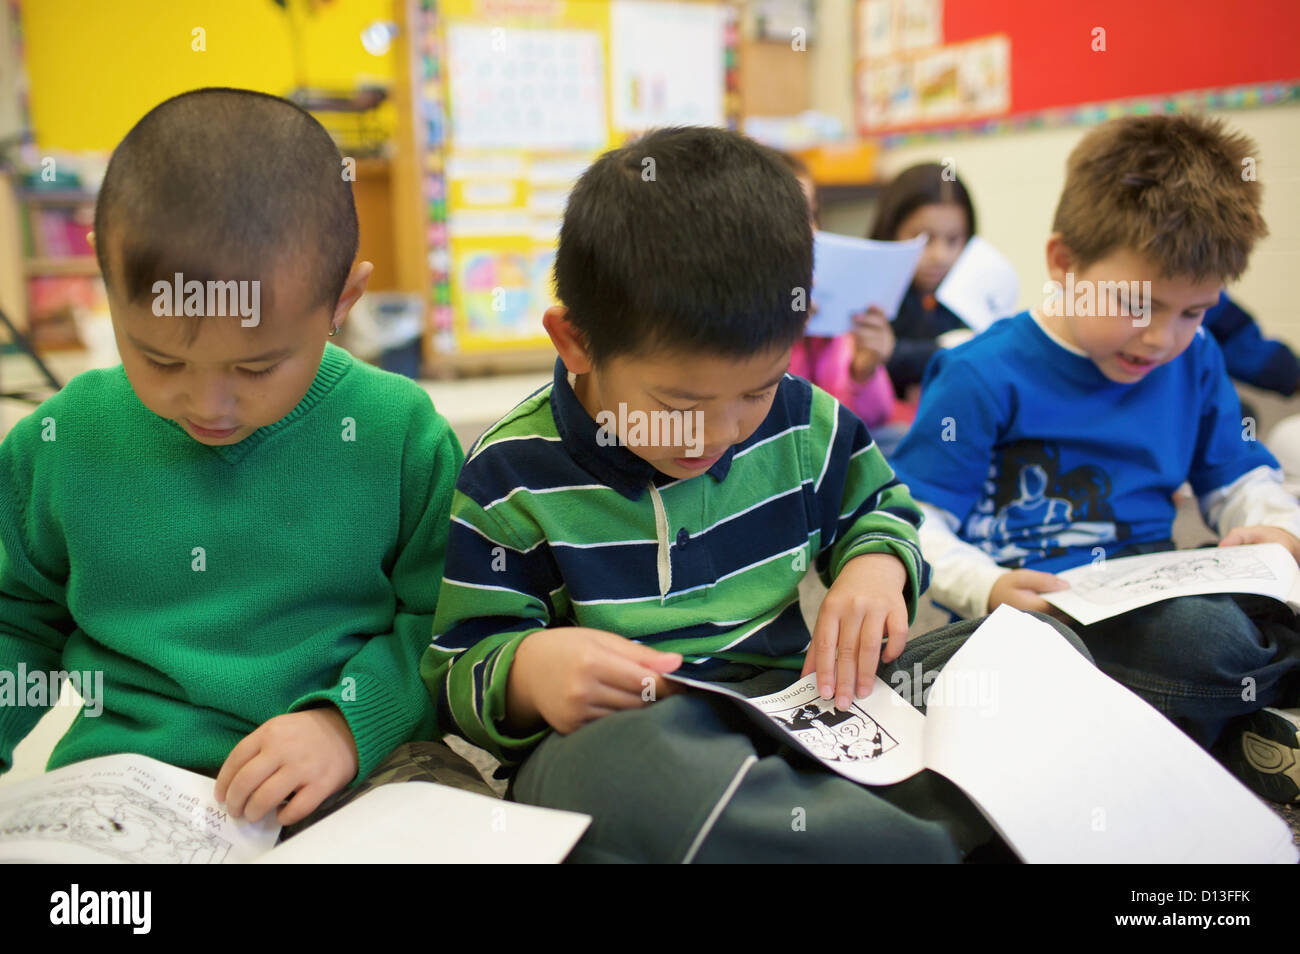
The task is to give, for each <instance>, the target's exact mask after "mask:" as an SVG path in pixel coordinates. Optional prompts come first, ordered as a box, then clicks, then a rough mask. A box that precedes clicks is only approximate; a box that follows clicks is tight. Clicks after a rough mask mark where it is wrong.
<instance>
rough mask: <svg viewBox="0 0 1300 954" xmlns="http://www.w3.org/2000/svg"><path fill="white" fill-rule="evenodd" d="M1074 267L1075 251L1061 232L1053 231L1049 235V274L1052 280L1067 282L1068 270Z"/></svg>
mask: <svg viewBox="0 0 1300 954" xmlns="http://www.w3.org/2000/svg"><path fill="white" fill-rule="evenodd" d="M1073 269H1074V253H1073V252H1072V251H1070V246H1068V245H1066V244H1065V239H1064V238H1062V237H1061V233H1060V232H1053V233H1052V234H1051V235H1049V236H1048V237H1047V274H1048V275H1050V276H1051V278H1052V280H1053V281H1055V282H1059V283H1061V284H1062V285H1064V284H1065V275H1066V272H1069V271H1072V270H1073Z"/></svg>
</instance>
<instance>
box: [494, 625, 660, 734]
mask: <svg viewBox="0 0 1300 954" xmlns="http://www.w3.org/2000/svg"><path fill="white" fill-rule="evenodd" d="M681 665H682V656H681V653H664V652H660V651H659V650H657V649H652V648H651V647H649V646H643V645H641V644H640V643H638V642H634V641H633V640H630V639H625V638H624V637H622V636H619V635H616V634H615V633H607V632H605V631H604V630H599V629H587V628H585V627H581V626H561V627H557V628H555V629H544V630H540V631H538V632H536V633H533V634H532V635H531V636H528V637H527V638H525V639H524V641H523V642H521V643H520V644H519V648H518V649H516V650H515V658H514V661H513V662H512V663H511V665H510V676H509V679H508V680H507V682H506V716H507V720H508V722H509V723H510V725H511V726H512V727H514V728H516V729H525V728H528V727H532V726H537V724H538V722H539V721H541V720H545V722H546V723H547V724H549V725H550V726H551V728H553V729H554V730H555V731H556V732H559V733H560V734H561V735H567V734H568V733H570V732H573V731H575V730H577V729H580V728H582V727H583V726H584V725H586V724H587V723H588V722H591V721H593V720H595V719H599V718H600V717H601V716H604V715H609V714H610V713H611V712H618V711H619V710H620V709H639V708H640V707H641V706H644V705H646V704H647V703H649V702H652V701H654V700H655V699H659V698H662V697H663V696H668V695H672V694H673V693H674V692H677V691H679V686H678V685H677V684H676V683H672V682H669V681H668V680H666V679H664V678H663V674H664V673H669V672H672V671H673V670H675V669H679V668H680V667H681ZM651 686H653V690H654V691H653V693H651V692H650V691H649V690H650V688H651Z"/></svg>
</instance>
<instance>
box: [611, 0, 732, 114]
mask: <svg viewBox="0 0 1300 954" xmlns="http://www.w3.org/2000/svg"><path fill="white" fill-rule="evenodd" d="M726 14H727V12H726V10H725V9H724V8H723V7H722V6H715V5H711V4H702V3H672V2H660V0H654V2H642V0H620V2H617V3H614V4H613V5H612V6H611V8H610V40H609V45H610V73H611V76H610V89H611V96H612V97H613V106H614V109H613V113H614V115H613V124H614V128H615V129H617V130H619V131H622V132H639V131H642V130H645V129H649V128H651V127H654V126H673V125H691V126H723V125H725V124H726V119H727V117H726V110H725V108H724V104H723V93H724V91H725V88H726V74H725V51H726V33H725V31H726Z"/></svg>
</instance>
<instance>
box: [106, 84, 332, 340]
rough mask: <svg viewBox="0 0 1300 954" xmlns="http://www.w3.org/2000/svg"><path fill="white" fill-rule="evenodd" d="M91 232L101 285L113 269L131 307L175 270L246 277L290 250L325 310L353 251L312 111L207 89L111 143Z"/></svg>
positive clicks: (206, 276)
mask: <svg viewBox="0 0 1300 954" xmlns="http://www.w3.org/2000/svg"><path fill="white" fill-rule="evenodd" d="M95 236H96V242H95V254H96V256H97V257H98V259H99V267H100V270H101V271H102V272H103V274H104V279H105V281H106V282H108V281H111V280H112V276H113V275H114V272H112V271H111V268H112V266H113V264H114V263H116V264H117V266H118V268H119V271H118V272H117V273H116V274H118V275H120V276H121V280H122V283H123V285H122V289H121V290H122V292H123V293H124V296H125V298H126V300H127V301H138V300H139V299H141V298H142V297H144V296H147V295H150V294H151V293H152V289H153V284H154V282H155V281H159V280H163V281H167V282H171V281H172V276H173V275H174V274H175V273H176V272H180V273H182V274H183V275H184V276H185V280H186V281H190V280H191V279H193V280H198V281H202V282H207V281H209V280H222V279H231V278H234V277H239V278H248V279H252V278H255V277H256V276H259V275H262V274H264V273H265V272H266V271H267V270H268V269H270V268H275V267H276V266H277V265H278V264H279V263H281V262H283V261H285V256H287V255H293V256H295V259H294V260H295V261H296V262H299V263H301V266H300V267H302V268H304V269H305V275H306V278H307V279H308V280H309V281H311V282H312V284H313V286H314V287H315V288H316V289H317V294H318V296H319V297H318V298H317V299H316V300H315V301H314V302H313V304H318V303H320V302H324V303H326V304H328V305H330V306H332V305H333V304H334V302H336V301H337V300H338V297H339V295H340V294H341V293H342V291H343V286H344V285H345V284H346V282H347V276H348V272H349V271H350V270H351V268H352V261H353V259H354V258H355V257H356V254H357V213H356V206H355V204H354V202H353V198H352V187H351V185H350V183H349V182H348V181H347V180H345V179H344V177H343V166H342V157H341V156H340V155H339V151H338V148H337V147H336V146H335V145H334V141H333V140H332V139H330V137H329V134H328V133H327V132H326V131H325V129H324V127H323V126H321V124H320V123H319V122H317V121H316V119H315V118H314V117H313V116H312V115H311V114H310V113H308V112H307V111H306V110H303V109H301V108H299V107H298V106H296V105H294V104H293V103H291V102H289V101H288V100H285V99H280V98H279V97H277V96H270V95H268V94H266V93H258V92H255V91H253V90H247V89H229V88H223V87H210V88H206V89H196V90H191V91H190V92H187V93H181V94H180V95H179V96H174V97H172V98H171V99H168V100H166V101H164V102H162V103H159V104H158V105H157V106H155V107H154V108H153V109H151V110H149V112H147V113H146V114H145V115H144V116H143V117H142V118H141V119H140V121H139V122H137V123H136V124H135V125H134V126H133V127H132V128H131V131H130V132H128V133H127V134H126V137H125V138H124V139H123V140H122V141H121V142H120V143H118V145H117V148H116V149H114V150H113V156H112V158H111V159H110V160H109V164H108V170H107V172H106V173H105V174H104V183H103V186H102V187H101V188H100V190H99V197H98V199H97V201H96V202H95ZM262 284H263V288H262V300H263V303H264V304H265V302H266V301H267V300H268V298H269V288H268V283H267V282H265V281H263V283H262ZM195 327H196V328H197V326H195ZM195 333H197V330H196V332H195Z"/></svg>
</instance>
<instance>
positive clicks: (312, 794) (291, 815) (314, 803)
mask: <svg viewBox="0 0 1300 954" xmlns="http://www.w3.org/2000/svg"><path fill="white" fill-rule="evenodd" d="M292 794H293V797H292V798H290V799H289V804H287V805H285V806H284V807H283V808H281V809H280V810H279V812H277V813H276V816H275V821H276V823H277V824H279V825H282V826H285V825H296V824H298V822H300V821H302V820H303V819H304V818H306V817H307V816H308V815H310V814H311V813H312V812H314V811H315V810H316V809H318V808H320V806H321V803H322V802H323V801H325V799H327V798H329V796H330V795H331V794H333V793H332V792H330V791H329V790H328V789H327V787H326V786H325V785H323V784H321V783H319V782H307V783H306V784H304V785H302V786H300V787H299V788H298V791H297V792H294V793H292ZM282 801H283V799H282ZM276 804H277V805H278V804H279V802H277V803H276Z"/></svg>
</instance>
